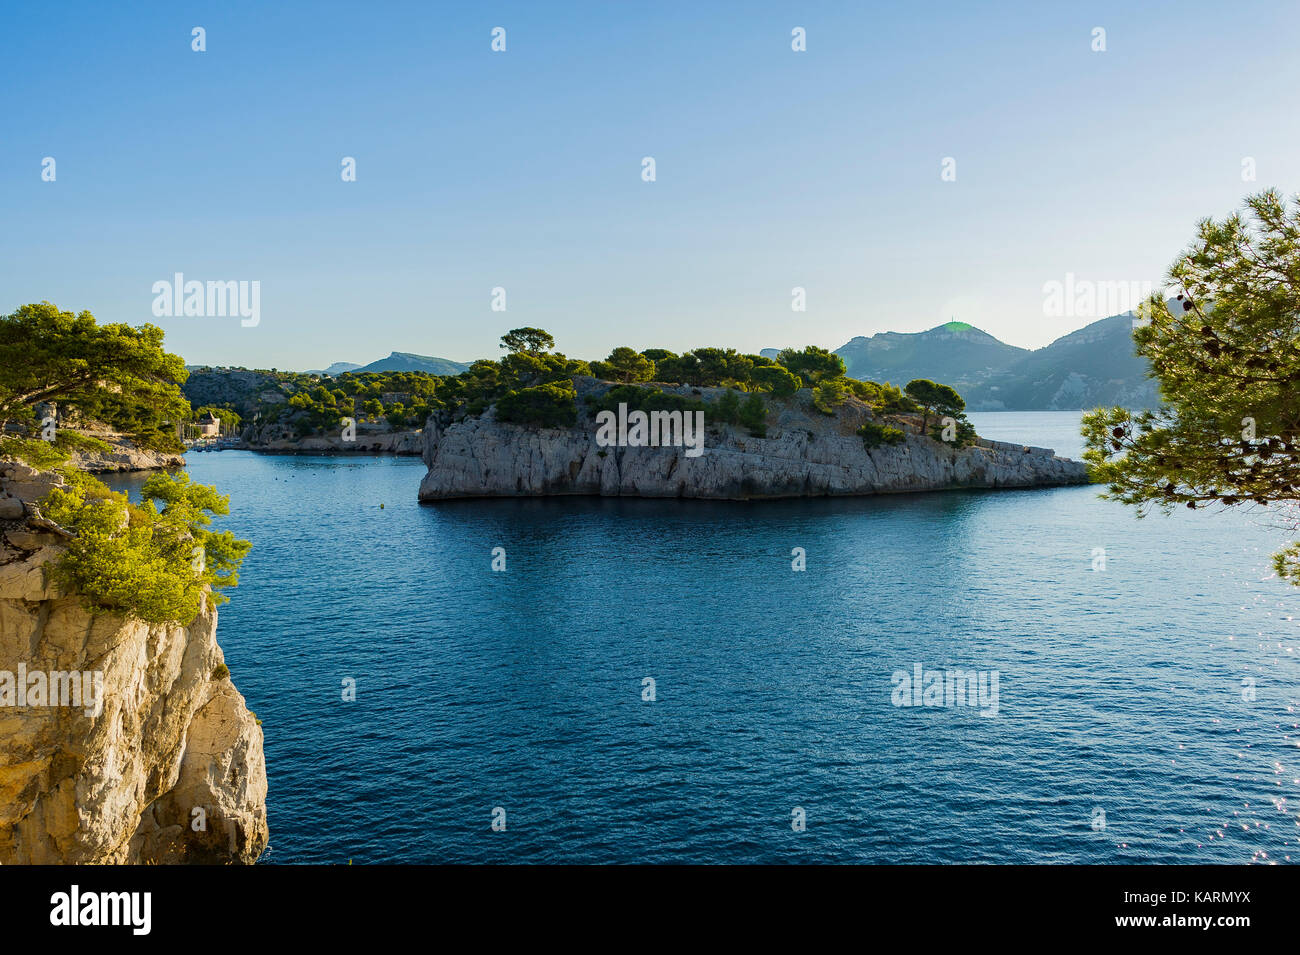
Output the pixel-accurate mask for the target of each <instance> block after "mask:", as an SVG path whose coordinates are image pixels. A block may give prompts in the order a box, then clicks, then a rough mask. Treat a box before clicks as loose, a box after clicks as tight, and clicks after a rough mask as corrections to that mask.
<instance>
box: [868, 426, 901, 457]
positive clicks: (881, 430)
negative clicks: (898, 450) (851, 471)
mask: <svg viewBox="0 0 1300 955" xmlns="http://www.w3.org/2000/svg"><path fill="white" fill-rule="evenodd" d="M858 434H859V435H860V436H861V438H862V446H863V447H864V448H866V449H867V450H868V451H870V450H871V449H872V448H878V447H880V446H881V445H882V444H902V442H903V440H904V435H903V432H902V431H900V430H899V429H898V428H891V427H890V426H889V425H886V424H878V423H877V422H875V421H868V422H867V423H866V424H864V425H863V426H862V427H860V428H858Z"/></svg>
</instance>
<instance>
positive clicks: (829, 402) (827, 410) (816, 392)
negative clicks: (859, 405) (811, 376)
mask: <svg viewBox="0 0 1300 955" xmlns="http://www.w3.org/2000/svg"><path fill="white" fill-rule="evenodd" d="M847 391H848V389H847V388H845V387H844V383H843V381H842V380H841V379H836V378H827V379H826V380H824V381H821V382H819V383H818V385H817V387H816V388H814V389H813V407H814V408H816V409H817V410H818V411H820V412H821V413H822V414H827V415H833V414H835V406H836V405H837V404H839V403H840V402H841V401H843V400H844V395H845V394H846V393H847Z"/></svg>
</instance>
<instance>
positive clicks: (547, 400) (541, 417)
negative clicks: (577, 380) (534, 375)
mask: <svg viewBox="0 0 1300 955" xmlns="http://www.w3.org/2000/svg"><path fill="white" fill-rule="evenodd" d="M577 397H578V396H577V393H576V392H575V391H574V388H573V382H572V381H563V382H552V383H550V384H545V385H536V386H534V387H532V388H521V389H519V390H518V391H509V392H507V393H506V394H505V395H503V396H502V397H501V398H499V399H497V403H496V408H497V418H498V419H499V420H501V421H509V422H513V423H514V424H524V425H530V426H532V427H539V428H564V427H568V426H570V425H572V424H574V423H575V422H576V421H577V420H578V401H577Z"/></svg>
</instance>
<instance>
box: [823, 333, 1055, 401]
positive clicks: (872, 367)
mask: <svg viewBox="0 0 1300 955" xmlns="http://www.w3.org/2000/svg"><path fill="white" fill-rule="evenodd" d="M835 353H836V354H837V355H839V356H840V357H841V358H843V359H844V364H845V365H847V366H848V372H849V375H850V376H851V377H853V378H863V379H867V380H869V381H882V382H883V381H889V382H892V383H893V384H895V385H898V386H899V387H900V388H901V387H902V386H903V385H905V384H907V383H908V382H909V381H911V380H912V379H913V378H930V379H932V380H934V381H940V382H943V383H944V384H946V385H952V386H953V387H954V388H956V389H957V390H958V391H959V392H961V394H963V395H965V394H966V393H967V392H969V391H971V390H972V389H973V388H974V387H975V386H977V385H979V384H981V383H983V382H985V381H988V380H989V379H990V378H991V377H993V376H994V375H996V374H998V373H999V372H1002V371H1004V370H1006V369H1007V368H1009V367H1011V365H1012V364H1014V363H1015V362H1016V361H1017V360H1018V359H1020V358H1023V357H1025V356H1026V355H1028V354H1030V352H1029V351H1028V350H1027V349H1024V348H1017V347H1016V346H1015V345H1008V344H1007V343H1006V342H1001V341H998V340H997V339H996V338H994V337H993V336H992V335H990V334H989V333H988V332H982V331H980V330H979V329H978V328H976V327H975V326H974V325H967V324H966V323H965V322H948V323H947V324H946V325H940V326H938V327H937V328H932V329H930V330H929V331H925V332H880V333H879V334H876V335H871V336H867V337H863V336H861V335H859V336H858V337H857V338H855V339H853V340H852V341H850V342H848V343H847V344H846V345H844V346H842V347H840V348H837V349H835Z"/></svg>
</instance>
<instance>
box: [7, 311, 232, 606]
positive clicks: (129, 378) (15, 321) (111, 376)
mask: <svg viewBox="0 0 1300 955" xmlns="http://www.w3.org/2000/svg"><path fill="white" fill-rule="evenodd" d="M185 380H186V370H185V365H184V363H183V362H182V360H181V358H180V357H179V356H177V355H172V354H169V353H168V352H166V351H164V350H163V333H162V330H161V329H159V328H157V327H155V326H153V325H144V326H142V327H140V328H131V327H129V326H126V325H116V324H115V325H100V324H98V323H97V322H96V321H95V318H94V316H93V315H91V314H90V313H89V312H84V311H83V312H81V313H79V314H75V315H74V314H73V313H71V312H63V311H60V310H59V309H58V308H56V307H55V306H53V305H51V304H50V303H48V302H42V303H40V304H34V305H25V306H23V307H22V308H20V309H18V310H17V311H16V312H14V313H13V314H11V315H7V316H4V317H2V318H0V457H3V458H5V459H8V460H12V461H18V462H21V463H22V464H25V465H27V466H28V467H30V468H33V469H35V470H37V471H53V472H57V473H58V474H59V475H60V476H61V482H60V483H61V486H56V487H53V488H52V489H50V490H49V492H48V493H47V494H46V495H45V496H44V497H43V498H42V499H41V500H40V501H35V502H32V503H34V504H35V505H36V507H37V509H38V514H37V515H35V516H37V517H38V518H39V519H40V520H41V521H42V523H41V524H40V525H39V526H41V527H44V528H46V529H54V530H56V531H57V532H58V533H59V534H60V535H61V536H62V537H63V539H64V541H65V547H64V550H63V553H62V555H61V556H60V557H59V559H58V560H57V562H56V563H55V565H54V567H53V570H54V574H55V577H56V578H57V579H59V580H60V581H61V582H63V583H64V584H66V585H67V586H68V587H70V588H71V589H72V590H73V591H74V592H75V593H77V594H78V595H79V596H80V597H81V598H82V599H83V601H84V602H85V603H86V605H87V607H89V608H91V609H93V610H95V611H97V612H99V611H112V612H118V613H124V614H130V615H133V616H136V617H139V618H140V619H142V620H146V621H149V622H153V623H163V622H174V623H189V622H190V621H192V620H193V619H194V617H195V616H197V615H198V613H199V611H200V608H201V606H202V602H203V601H207V602H208V603H209V604H211V605H215V604H217V603H220V602H222V601H224V600H225V599H226V598H225V596H224V595H223V594H222V591H223V590H225V589H228V588H231V587H234V586H235V585H236V584H237V583H238V569H239V565H240V562H241V561H242V560H243V558H244V555H245V554H247V553H248V550H249V547H250V545H249V543H248V542H247V541H242V540H238V539H236V538H235V537H234V535H233V534H231V533H230V532H228V531H225V532H216V531H213V530H211V529H210V527H209V525H210V524H211V520H212V516H213V515H221V514H226V513H228V510H229V501H228V499H227V498H226V497H224V496H222V495H221V494H219V493H218V492H217V491H216V490H215V489H214V488H211V487H207V486H204V485H200V484H191V483H190V480H189V477H188V475H186V474H184V473H179V474H175V475H168V474H157V475H154V476H153V477H151V478H149V480H148V481H146V482H145V484H144V487H143V489H142V491H141V498H142V499H141V502H140V503H139V504H135V503H132V502H131V501H130V500H129V498H128V497H127V495H126V494H124V493H114V492H112V491H110V490H109V489H108V487H106V486H105V485H104V484H103V483H102V482H101V481H99V480H98V479H96V478H94V477H92V476H91V475H89V474H87V473H85V472H83V471H80V470H78V469H77V468H75V467H74V466H73V465H72V464H71V459H72V452H74V451H78V450H80V451H106V450H108V448H109V445H108V444H107V443H106V442H104V441H102V440H100V439H98V438H95V437H93V436H91V435H86V434H83V433H81V432H80V431H79V430H77V429H78V427H82V426H91V425H93V426H95V427H107V428H110V429H112V430H114V431H116V432H118V433H121V434H124V435H127V436H128V437H130V438H131V439H132V440H133V441H134V442H135V443H137V444H139V445H140V446H142V447H146V448H152V449H155V450H179V449H180V448H181V443H180V440H179V438H178V437H177V426H178V424H180V423H182V422H185V421H188V420H189V419H190V417H191V409H190V406H189V403H188V402H187V401H186V400H185V397H184V395H182V393H181V390H180V386H181V384H183V383H184V381H185Z"/></svg>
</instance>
